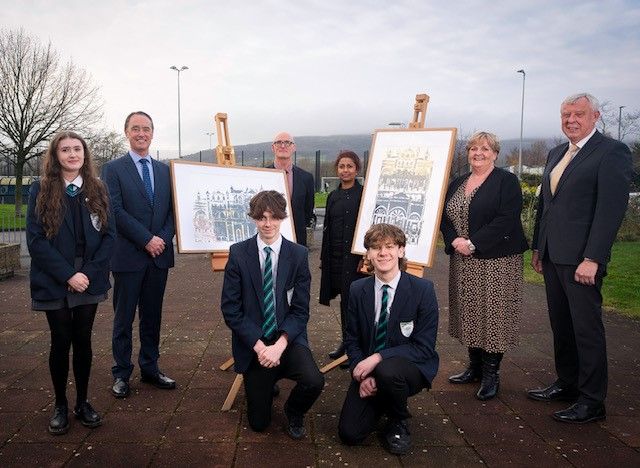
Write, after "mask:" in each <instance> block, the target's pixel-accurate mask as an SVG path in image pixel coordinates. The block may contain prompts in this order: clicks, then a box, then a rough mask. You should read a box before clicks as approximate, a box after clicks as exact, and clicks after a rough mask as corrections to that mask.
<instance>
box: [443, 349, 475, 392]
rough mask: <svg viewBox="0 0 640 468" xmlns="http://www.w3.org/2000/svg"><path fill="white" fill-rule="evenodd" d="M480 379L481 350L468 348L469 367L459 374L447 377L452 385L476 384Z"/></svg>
mask: <svg viewBox="0 0 640 468" xmlns="http://www.w3.org/2000/svg"><path fill="white" fill-rule="evenodd" d="M481 378H482V349H480V348H469V366H468V367H467V368H466V369H465V370H464V371H463V372H461V373H460V374H456V375H452V376H451V377H449V382H451V383H452V384H466V383H471V382H477V381H479V380H480V379H481Z"/></svg>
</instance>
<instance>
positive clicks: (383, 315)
mask: <svg viewBox="0 0 640 468" xmlns="http://www.w3.org/2000/svg"><path fill="white" fill-rule="evenodd" d="M389 287H390V286H389V285H388V284H383V285H382V304H381V305H380V318H379V319H378V326H377V327H376V340H375V344H376V346H375V348H374V349H373V352H374V353H377V352H378V351H380V350H382V349H384V345H385V342H386V341H387V321H388V319H389V313H388V312H389V311H388V309H389V307H388V304H389V291H388V289H389Z"/></svg>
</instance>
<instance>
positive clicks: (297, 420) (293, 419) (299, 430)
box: [284, 403, 305, 440]
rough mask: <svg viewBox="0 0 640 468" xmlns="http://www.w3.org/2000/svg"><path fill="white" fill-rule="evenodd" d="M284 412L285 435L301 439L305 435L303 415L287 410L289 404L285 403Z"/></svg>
mask: <svg viewBox="0 0 640 468" xmlns="http://www.w3.org/2000/svg"><path fill="white" fill-rule="evenodd" d="M284 414H285V416H286V417H287V435H288V436H289V437H291V438H292V439H295V440H300V439H302V438H303V437H304V436H305V430H304V415H303V414H298V413H294V412H293V411H291V410H289V405H287V404H286V403H285V405H284Z"/></svg>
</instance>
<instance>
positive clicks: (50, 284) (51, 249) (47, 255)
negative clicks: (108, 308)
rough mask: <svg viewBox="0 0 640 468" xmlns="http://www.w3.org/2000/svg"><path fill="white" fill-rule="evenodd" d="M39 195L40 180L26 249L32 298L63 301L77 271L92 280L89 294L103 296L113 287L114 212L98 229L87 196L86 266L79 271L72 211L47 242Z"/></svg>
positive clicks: (83, 204) (31, 194)
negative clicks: (110, 270)
mask: <svg viewBox="0 0 640 468" xmlns="http://www.w3.org/2000/svg"><path fill="white" fill-rule="evenodd" d="M38 193H40V181H36V182H34V183H33V184H31V189H30V191H29V204H28V207H27V246H28V249H29V254H30V255H31V271H30V273H29V276H30V280H31V297H32V298H33V299H34V300H37V301H52V300H56V299H62V298H64V297H65V296H66V295H67V280H68V279H69V278H71V277H72V276H73V275H74V274H76V273H77V271H80V272H82V273H84V274H85V275H87V278H89V287H88V288H87V292H88V293H89V294H94V295H100V294H104V293H105V292H107V291H108V290H109V289H110V288H111V283H110V282H109V259H110V257H111V252H112V250H113V245H114V242H115V237H116V226H115V221H114V219H113V216H112V214H111V213H109V217H108V220H107V226H104V227H102V228H101V229H100V230H98V229H96V227H95V226H94V225H93V223H92V221H91V215H90V213H89V209H88V208H87V205H86V199H85V198H84V194H83V193H80V194H79V195H77V196H78V197H82V199H81V204H80V210H81V212H82V227H83V231H84V237H85V242H86V245H85V251H84V263H83V265H82V267H81V268H80V270H76V269H75V267H74V262H75V253H76V242H75V236H74V227H73V218H72V215H71V211H70V210H68V209H67V210H66V211H65V213H64V220H63V221H62V223H61V224H60V229H59V230H58V233H57V234H56V235H55V236H53V237H52V238H51V239H47V237H46V235H45V232H44V229H43V227H42V224H41V223H40V220H39V219H38V216H37V214H36V200H37V198H38Z"/></svg>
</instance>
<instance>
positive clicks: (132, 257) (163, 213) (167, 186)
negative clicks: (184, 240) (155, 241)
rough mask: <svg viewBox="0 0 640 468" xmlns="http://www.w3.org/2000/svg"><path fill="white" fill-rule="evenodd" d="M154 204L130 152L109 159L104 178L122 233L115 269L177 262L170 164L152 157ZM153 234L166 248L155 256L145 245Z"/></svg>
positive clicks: (168, 266)
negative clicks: (175, 256)
mask: <svg viewBox="0 0 640 468" xmlns="http://www.w3.org/2000/svg"><path fill="white" fill-rule="evenodd" d="M152 164H153V178H154V194H153V205H151V202H150V201H149V198H148V197H147V192H146V190H145V188H144V184H143V182H142V179H141V178H140V174H139V173H138V170H137V169H136V166H135V163H134V162H133V160H132V159H131V156H129V154H125V155H124V156H122V157H120V158H118V159H115V160H113V161H110V162H108V163H107V164H105V165H104V167H103V169H102V180H103V181H104V182H105V183H106V184H107V187H108V188H109V196H110V199H111V204H112V206H113V215H114V217H115V220H116V226H117V230H118V236H117V238H116V246H115V249H114V252H113V257H112V259H111V269H112V270H113V271H114V272H124V271H140V270H142V269H143V268H146V267H147V265H148V263H149V262H153V263H154V264H155V265H156V266H157V267H158V268H171V267H172V266H173V262H174V259H173V236H174V234H175V225H174V222H173V201H172V198H171V178H170V176H169V166H167V165H166V164H163V163H161V162H158V161H156V160H155V159H152ZM153 236H158V237H160V238H162V240H164V242H165V245H166V247H165V249H164V251H163V252H162V253H161V254H160V255H158V256H157V257H155V258H153V257H151V256H150V255H149V253H148V252H147V251H146V250H145V246H146V245H147V243H148V242H149V241H150V240H151V238H152V237H153Z"/></svg>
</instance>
